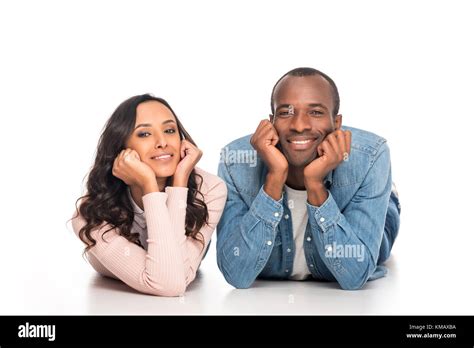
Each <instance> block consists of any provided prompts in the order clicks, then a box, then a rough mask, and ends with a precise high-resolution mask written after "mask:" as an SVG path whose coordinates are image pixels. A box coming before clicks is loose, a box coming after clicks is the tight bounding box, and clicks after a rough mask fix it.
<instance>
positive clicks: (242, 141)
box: [224, 133, 253, 150]
mask: <svg viewBox="0 0 474 348" xmlns="http://www.w3.org/2000/svg"><path fill="white" fill-rule="evenodd" d="M252 135H253V133H252V134H247V135H245V136H243V137H240V138H238V139H235V140H233V141H231V142H230V143H228V144H227V145H225V146H224V149H229V150H252V149H253V147H252V145H251V144H250V138H251V137H252Z"/></svg>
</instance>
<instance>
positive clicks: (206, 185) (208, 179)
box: [194, 167, 227, 194]
mask: <svg viewBox="0 0 474 348" xmlns="http://www.w3.org/2000/svg"><path fill="white" fill-rule="evenodd" d="M194 170H195V171H196V174H199V175H200V176H201V177H202V186H201V192H202V193H203V194H206V193H207V192H210V191H212V192H214V193H227V186H226V184H225V182H224V180H222V179H221V178H220V177H218V176H217V175H215V174H211V173H209V172H207V171H205V170H204V169H202V168H199V167H195V168H194Z"/></svg>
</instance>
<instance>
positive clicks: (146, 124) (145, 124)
mask: <svg viewBox="0 0 474 348" xmlns="http://www.w3.org/2000/svg"><path fill="white" fill-rule="evenodd" d="M168 123H176V122H175V120H173V119H171V118H170V119H169V120H166V121H163V123H162V124H168ZM139 127H152V124H151V123H140V124H139V125H137V126H136V127H135V129H137V128H139Z"/></svg>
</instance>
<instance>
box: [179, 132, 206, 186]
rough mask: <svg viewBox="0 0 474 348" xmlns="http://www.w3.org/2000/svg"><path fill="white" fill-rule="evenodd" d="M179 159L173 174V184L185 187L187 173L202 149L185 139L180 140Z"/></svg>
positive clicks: (190, 170) (187, 178)
mask: <svg viewBox="0 0 474 348" xmlns="http://www.w3.org/2000/svg"><path fill="white" fill-rule="evenodd" d="M180 154H181V161H180V162H179V163H178V166H177V167H176V171H175V173H174V175H173V186H181V187H187V186H188V180H189V175H191V172H192V171H193V169H194V167H195V166H196V164H197V163H198V162H199V160H200V159H201V157H202V151H201V150H199V149H198V148H197V147H196V146H195V145H193V144H191V143H190V142H189V141H187V140H182V141H181V151H180Z"/></svg>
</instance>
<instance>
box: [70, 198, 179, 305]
mask: <svg viewBox="0 0 474 348" xmlns="http://www.w3.org/2000/svg"><path fill="white" fill-rule="evenodd" d="M142 199H143V206H144V211H145V219H146V223H147V227H148V240H147V241H148V251H146V250H144V249H142V248H141V247H140V246H138V245H136V244H134V243H132V242H130V241H128V240H127V239H126V238H125V237H122V236H121V235H120V234H119V231H118V230H117V229H115V228H111V226H110V225H108V224H103V225H102V226H101V227H100V228H97V229H95V230H94V231H92V233H91V235H92V237H93V238H94V239H95V240H96V243H97V244H96V245H94V246H93V247H92V248H91V249H89V251H88V253H90V254H92V255H93V256H94V257H95V258H96V259H97V260H98V261H99V262H100V263H101V264H102V265H103V266H104V267H105V268H107V269H108V270H109V271H110V272H111V273H113V274H114V275H115V276H116V277H117V278H118V279H120V280H121V281H123V282H124V283H126V284H127V285H129V286H130V287H132V288H134V289H135V290H138V291H140V292H143V293H147V294H151V295H158V296H179V295H182V294H183V293H184V291H185V289H186V278H185V273H184V268H183V265H182V259H183V256H182V255H181V253H182V246H181V245H180V244H179V243H178V238H176V234H177V233H176V232H177V231H176V230H174V229H173V228H172V220H174V219H175V217H174V216H170V212H169V210H168V207H167V205H166V200H167V194H166V193H163V192H152V193H149V194H147V195H145V196H143V198H142ZM84 225H85V220H84V219H83V218H82V217H81V216H77V217H75V218H74V219H73V220H72V226H73V229H74V232H75V233H76V234H78V233H79V230H80V229H81V228H82V227H83V226H84ZM107 231H108V232H107Z"/></svg>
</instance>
